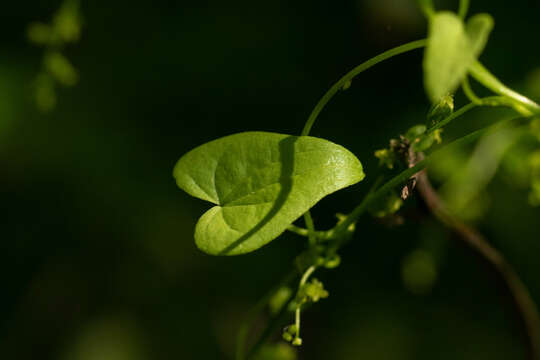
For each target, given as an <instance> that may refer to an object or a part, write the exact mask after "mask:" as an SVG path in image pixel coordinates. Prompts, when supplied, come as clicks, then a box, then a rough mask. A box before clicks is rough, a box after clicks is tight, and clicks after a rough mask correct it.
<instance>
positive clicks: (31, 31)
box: [26, 22, 53, 45]
mask: <svg viewBox="0 0 540 360" xmlns="http://www.w3.org/2000/svg"><path fill="white" fill-rule="evenodd" d="M26 35H27V37H28V40H30V41H31V42H33V43H34V44H37V45H46V44H48V43H49V42H50V41H51V38H52V36H53V30H52V28H51V27H50V26H49V25H47V24H43V23H40V22H34V23H31V24H30V25H28V29H27V30H26Z"/></svg>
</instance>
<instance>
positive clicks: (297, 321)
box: [294, 265, 317, 339]
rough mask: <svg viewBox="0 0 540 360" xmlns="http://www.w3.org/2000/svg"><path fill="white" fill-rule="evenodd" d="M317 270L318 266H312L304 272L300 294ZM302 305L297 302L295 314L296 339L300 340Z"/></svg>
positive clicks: (299, 286) (300, 284)
mask: <svg viewBox="0 0 540 360" xmlns="http://www.w3.org/2000/svg"><path fill="white" fill-rule="evenodd" d="M315 270H317V266H316V265H311V266H310V267H309V268H307V270H306V271H305V272H304V275H302V278H301V279H300V282H299V283H298V293H300V292H301V291H302V289H303V288H304V285H306V282H307V281H308V279H309V277H310V276H311V275H312V274H313V273H314V272H315ZM301 308H302V304H300V302H298V301H297V304H296V310H295V314H294V324H295V325H296V335H295V337H296V339H299V338H300V312H301Z"/></svg>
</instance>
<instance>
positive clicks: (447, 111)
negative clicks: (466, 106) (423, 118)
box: [427, 95, 454, 125]
mask: <svg viewBox="0 0 540 360" xmlns="http://www.w3.org/2000/svg"><path fill="white" fill-rule="evenodd" d="M453 112H454V98H453V97H452V95H446V96H443V97H442V98H441V100H439V102H438V103H435V104H433V105H432V106H431V108H430V109H429V111H428V114H427V119H428V121H429V122H430V123H431V124H433V125H435V124H437V123H439V122H440V121H441V120H443V119H445V118H447V117H448V116H450V115H452V113H453Z"/></svg>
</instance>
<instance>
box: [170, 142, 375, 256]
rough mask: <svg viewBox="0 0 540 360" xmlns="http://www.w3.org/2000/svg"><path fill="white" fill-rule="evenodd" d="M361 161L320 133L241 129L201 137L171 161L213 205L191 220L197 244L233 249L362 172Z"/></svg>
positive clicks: (272, 230)
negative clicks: (199, 143)
mask: <svg viewBox="0 0 540 360" xmlns="http://www.w3.org/2000/svg"><path fill="white" fill-rule="evenodd" d="M364 176H365V175H364V173H363V170H362V164H361V163H360V161H359V160H358V159H357V158H356V157H355V156H354V155H353V154H351V153H350V152H349V151H348V150H346V149H345V148H343V147H341V146H339V145H336V144H334V143H331V142H329V141H327V140H323V139H318V138H314V137H307V136H301V137H297V136H290V135H283V134H275V133H265V132H246V133H241V134H236V135H231V136H227V137H224V138H221V139H218V140H214V141H211V142H209V143H206V144H204V145H202V146H199V147H198V148H196V149H194V150H192V151H190V152H189V153H187V154H186V155H184V156H183V157H182V158H181V159H180V160H179V161H178V163H177V164H176V166H175V168H174V177H175V178H176V182H177V184H178V186H179V187H180V188H181V189H183V190H184V191H186V192H187V193H189V194H190V195H192V196H195V197H198V198H200V199H203V200H207V201H210V202H212V203H214V204H216V205H217V206H215V207H213V208H211V209H210V210H208V211H207V212H206V213H205V214H204V215H203V216H202V217H201V218H200V219H199V222H198V223H197V226H196V229H195V241H196V243H197V246H198V247H199V248H200V249H201V250H203V251H205V252H207V253H209V254H213V255H238V254H244V253H247V252H250V251H253V250H256V249H258V248H260V247H261V246H263V245H265V244H267V243H268V242H270V241H271V240H273V239H275V238H276V237H277V236H279V235H280V234H281V233H282V232H283V231H285V230H286V229H287V226H289V225H290V224H291V223H292V222H293V221H295V220H296V219H298V218H299V217H300V216H301V215H302V214H303V213H305V212H306V211H307V210H309V209H310V208H311V207H312V206H313V205H315V204H316V203H317V202H318V201H319V200H320V199H322V198H323V197H325V196H326V195H328V194H331V193H333V192H334V191H337V190H339V189H342V188H344V187H347V186H349V185H353V184H355V183H357V182H359V181H361V180H362V179H363V178H364Z"/></svg>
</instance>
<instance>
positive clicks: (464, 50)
mask: <svg viewBox="0 0 540 360" xmlns="http://www.w3.org/2000/svg"><path fill="white" fill-rule="evenodd" d="M492 28H493V19H492V18H491V16H489V15H487V14H478V15H475V16H473V17H472V18H471V19H470V20H469V22H468V23H467V26H466V27H465V25H464V24H463V21H462V20H461V19H460V18H459V17H458V16H457V15H456V14H454V13H452V12H449V11H441V12H439V13H436V14H435V15H434V16H432V17H431V18H430V21H429V31H428V41H427V46H426V49H425V52H424V64H423V65H424V86H425V88H426V92H427V94H428V97H429V99H430V100H431V102H432V103H437V102H439V101H440V99H441V98H443V97H444V96H447V95H449V94H452V93H453V92H454V91H455V90H456V88H457V87H458V86H459V84H460V83H461V81H462V80H463V78H464V77H465V75H466V74H467V71H468V69H469V67H470V66H471V65H472V64H473V62H474V61H475V60H476V58H477V57H478V56H479V55H480V53H481V52H482V51H483V49H484V47H485V45H486V43H487V39H488V36H489V34H490V32H491V30H492Z"/></svg>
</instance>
